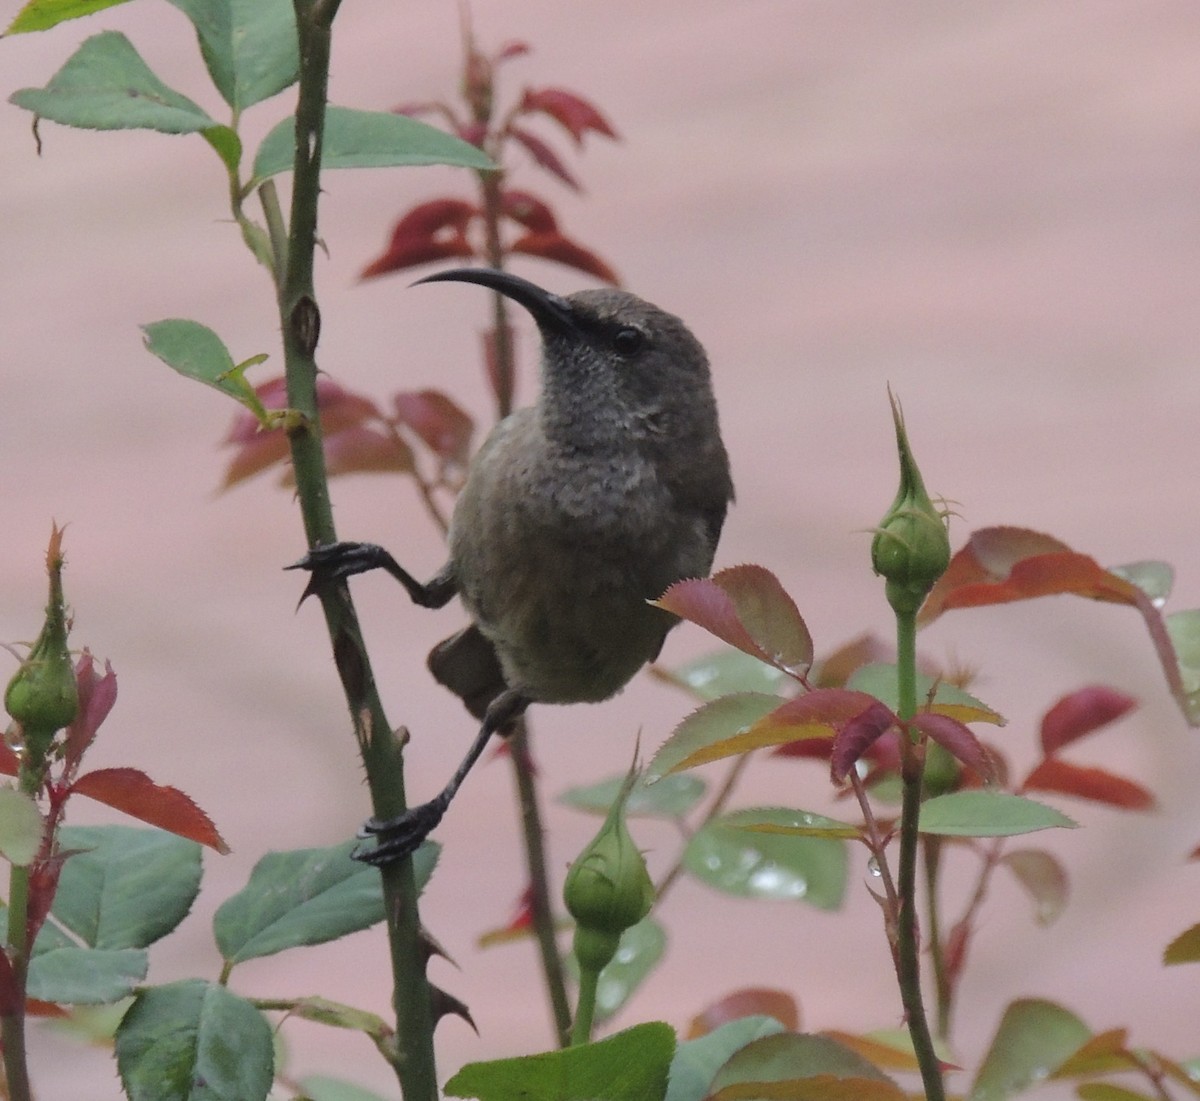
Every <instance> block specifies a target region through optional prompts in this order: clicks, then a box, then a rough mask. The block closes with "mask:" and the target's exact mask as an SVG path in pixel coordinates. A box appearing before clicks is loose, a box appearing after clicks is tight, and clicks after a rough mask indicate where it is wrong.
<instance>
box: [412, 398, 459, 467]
mask: <svg viewBox="0 0 1200 1101" xmlns="http://www.w3.org/2000/svg"><path fill="white" fill-rule="evenodd" d="M392 404H393V406H394V407H395V410H396V416H397V418H398V419H399V420H400V422H401V424H404V425H406V426H407V427H408V428H411V429H412V430H413V432H415V433H416V434H417V435H418V436H419V437H420V438H421V440H422V441H423V442H424V443H425V445H426V446H427V447H428V448H429V449H430V450H431V451H432V452H433V453H434V454H435V455H437V456H438V457H439V458H440V459H442V460H443V461H444V462H449V463H455V464H457V465H458V466H461V467H465V466H466V465H467V461H468V459H470V457H471V436H472V434H473V433H474V431H475V422H474V421H473V420H472V419H471V416H470V414H469V413H467V412H465V411H464V410H463V408H462V406H460V405H458V404H456V403H455V402H454V401H453V399H451V398H449V397H447V396H446V395H445V394H443V393H442V392H441V391H440V390H402V391H400V392H399V393H398V394H396V395H395V396H394V397H393V398H392Z"/></svg>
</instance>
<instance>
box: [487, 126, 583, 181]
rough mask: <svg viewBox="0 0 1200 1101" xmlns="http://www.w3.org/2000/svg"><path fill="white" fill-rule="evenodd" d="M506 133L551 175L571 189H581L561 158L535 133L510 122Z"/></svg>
mask: <svg viewBox="0 0 1200 1101" xmlns="http://www.w3.org/2000/svg"><path fill="white" fill-rule="evenodd" d="M506 133H507V134H508V135H509V136H510V137H511V138H512V139H513V140H514V141H516V142H519V143H520V144H521V145H522V146H524V147H525V150H526V152H527V153H528V154H529V155H530V156H531V157H532V158H533V159H534V161H535V162H536V163H537V164H538V166H539V167H541V168H544V169H545V170H546V171H547V172H549V173H550V174H551V175H552V176H557V177H558V178H559V179H560V180H562V182H563V183H565V184H566V185H567V186H568V187H569V188H570V189H571V190H572V191H582V190H583V188H582V187H580V185H579V181H578V180H577V179H575V177H574V176H573V175H571V172H570V170H569V169H568V168H567V166H566V165H565V164H564V163H563V161H562V158H561V157H560V156H559V155H558V154H557V153H556V152H554V150H553V149H551V148H550V146H549V145H547V144H546V143H545V142H544V141H542V139H541V138H539V137H538V136H537V135H536V134H531V133H530V132H529V131H528V130H526V129H524V128H523V127H520V126H513V125H512V124H511V123H510V124H509V126H508V129H507V131H506Z"/></svg>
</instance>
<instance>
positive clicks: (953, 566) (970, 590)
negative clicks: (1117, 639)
mask: <svg viewBox="0 0 1200 1101" xmlns="http://www.w3.org/2000/svg"><path fill="white" fill-rule="evenodd" d="M1140 591H1141V590H1140V589H1138V587H1137V586H1136V585H1134V584H1132V583H1131V582H1129V581H1126V580H1125V579H1124V578H1122V577H1118V576H1117V575H1116V574H1114V573H1110V572H1109V571H1108V570H1106V569H1103V568H1102V567H1101V566H1100V565H1098V564H1097V562H1096V561H1095V559H1093V558H1089V557H1088V556H1087V555H1086V554H1077V553H1076V552H1075V551H1073V550H1071V548H1070V547H1068V546H1067V545H1066V544H1065V543H1062V542H1060V541H1059V540H1058V539H1055V538H1054V537H1053V536H1050V535H1043V534H1041V533H1040V532H1036V531H1028V530H1026V529H1025V528H1006V527H998V528H981V529H980V530H979V531H976V532H972V534H971V537H970V539H968V540H967V545H966V546H965V547H963V548H962V550H960V551H959V552H958V553H957V554H955V555H954V557H953V558H952V559H951V560H950V566H949V568H948V569H947V570H946V572H945V573H944V574H943V575H942V576H941V578H939V580H938V582H937V584H935V585H934V587H933V589H932V591H931V592H930V594H929V596H928V598H927V599H926V601H925V605H924V607H922V609H921V615H920V618H921V621H922V622H929V621H930V620H932V619H935V618H936V617H937V616H939V615H941V614H942V612H944V611H946V610H948V609H950V608H968V607H979V606H982V605H985V604H1005V603H1009V602H1011V601H1014V600H1030V599H1032V598H1034V597H1037V596H1050V595H1053V594H1057V593H1074V594H1076V595H1078V596H1086V597H1090V598H1091V599H1093V600H1106V601H1111V602H1113V603H1117V604H1136V603H1137V597H1138V594H1139V593H1140Z"/></svg>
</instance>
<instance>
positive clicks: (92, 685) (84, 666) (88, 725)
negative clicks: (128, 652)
mask: <svg viewBox="0 0 1200 1101" xmlns="http://www.w3.org/2000/svg"><path fill="white" fill-rule="evenodd" d="M75 685H76V690H77V691H78V693H79V710H78V712H76V715H75V721H74V722H73V723H72V724H71V725H70V726H69V727H67V737H66V743H65V746H64V748H63V761H64V767H65V772H66V775H68V776H70V775H71V774H73V773H74V771H75V770H76V769H77V768H78V767H79V762H80V761H81V760H82V758H83V755H84V753H85V752H87V748H88V746H90V745H91V744H92V741H93V739H94V738H95V737H96V730H97V728H98V727H99V726H100V724H101V723H102V722H104V720H105V719H106V718H108V713H109V712H110V711H111V710H112V709H113V704H115V703H116V702H117V675H116V673H114V672H113V668H112V665H111V664H110V663H109V662H107V661H106V662H105V663H104V675H103V676H100V674H98V673H97V672H96V668H95V663H94V662H93V660H92V654H91V651H90V650H84V652H83V653H82V654H81V655H80V657H79V661H78V662H76V664H75Z"/></svg>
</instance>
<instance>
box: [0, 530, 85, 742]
mask: <svg viewBox="0 0 1200 1101" xmlns="http://www.w3.org/2000/svg"><path fill="white" fill-rule="evenodd" d="M61 544H62V532H61V530H59V529H58V528H57V527H56V528H54V530H53V532H52V533H51V536H50V547H49V549H48V550H47V552H46V570H47V572H48V573H49V574H50V599H49V602H48V603H47V605H46V622H45V623H44V624H43V625H42V630H41V634H39V635H38V637H37V641H36V642H34V644H33V646H32V648H31V649H30V651H29V656H28V657H27V658H26V659H25V660H24V661H23V662H21V667H20V668H19V669H18V670H17V671H16V673H15V674H14V675H13V678H12V680H10V681H9V682H8V688H7V689H6V690H5V693H4V707H5V709H6V710H7V711H8V713H9V714H10V715H11V716H12V717H13V718H14V719H15V720H16V721H17V722H18V723H19V724H20V725H21V729H22V735H23V737H22V740H23V742H24V744H25V748H26V750H27V751H28V753H29V754H30V756H31V757H32V758H34V759H35V760H37V759H40V758H44V757H45V755H46V752H47V751H48V750H49V748H50V743H51V742H52V741H53V739H54V735H55V734H56V733H57V732H58V731H59V730H61V729H62V728H63V727H65V726H69V725H70V724H71V723H72V722H73V721H74V719H75V714H76V712H77V711H78V710H79V693H78V689H77V688H76V684H75V670H74V669H73V667H72V665H71V654H70V651H69V650H68V649H67V613H66V606H65V603H64V601H63V591H62V565H63V556H62V549H61Z"/></svg>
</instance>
